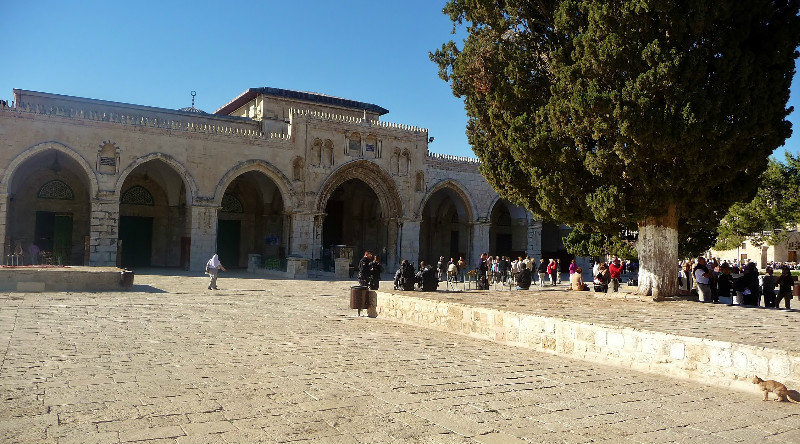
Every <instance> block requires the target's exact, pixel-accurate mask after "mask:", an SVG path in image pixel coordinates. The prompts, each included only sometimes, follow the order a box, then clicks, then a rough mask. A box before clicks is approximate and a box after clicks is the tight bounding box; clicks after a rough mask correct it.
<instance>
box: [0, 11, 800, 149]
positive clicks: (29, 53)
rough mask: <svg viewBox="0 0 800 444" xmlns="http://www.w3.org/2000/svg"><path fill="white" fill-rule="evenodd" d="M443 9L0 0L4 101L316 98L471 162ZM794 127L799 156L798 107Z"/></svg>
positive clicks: (205, 104)
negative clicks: (409, 128)
mask: <svg viewBox="0 0 800 444" xmlns="http://www.w3.org/2000/svg"><path fill="white" fill-rule="evenodd" d="M443 3H444V0H405V1H381V0H372V1H366V0H364V1H359V0H341V1H294V2H287V1H260V2H255V1H253V2H249V1H248V2H222V1H214V2H212V1H159V2H150V1H138V2H121V1H103V2H89V1H74V2H73V1H71V2H65V1H35V2H34V1H30V0H24V1H19V0H0V17H3V26H2V38H0V55H2V56H3V60H4V62H5V63H4V64H3V69H2V70H0V98H1V99H7V100H10V99H11V98H12V91H11V90H12V89H13V88H21V89H30V90H35V91H44V92H52V93H57V94H68V95H74V96H81V97H91V98H97V99H104V100H114V101H120V102H127V103H134V104H139V105H149V106H159V107H165V108H181V107H184V106H189V105H190V103H191V97H190V95H189V91H192V90H195V91H197V99H196V106H197V107H198V108H200V109H203V110H205V111H208V112H212V111H214V110H216V109H217V108H218V107H220V106H222V105H223V104H225V103H226V102H228V101H229V100H231V99H232V98H234V97H235V96H237V95H238V94H239V93H241V92H242V91H244V90H246V89H247V88H251V87H260V86H273V87H278V88H287V89H295V90H303V91H315V92H321V93H325V94H330V95H335V96H340V97H346V98H349V99H354V100H361V101H365V102H371V103H375V104H378V105H380V106H383V107H385V108H387V109H389V111H390V113H389V114H388V115H386V116H384V118H383V120H387V121H391V122H399V123H405V124H409V125H416V126H422V127H425V128H428V129H429V131H430V135H431V136H433V137H435V139H436V140H435V141H434V143H433V144H431V146H430V148H431V150H432V151H435V152H439V153H446V154H454V155H461V156H472V155H473V154H472V151H471V149H470V147H469V145H468V144H467V139H466V136H465V135H464V127H465V124H466V121H467V118H466V114H465V112H464V107H463V103H462V101H461V100H460V99H457V98H455V97H453V95H452V93H451V92H450V88H449V86H448V85H447V84H446V83H445V82H443V81H442V80H440V79H439V78H438V76H437V69H436V66H435V65H434V64H433V63H432V62H431V61H430V60H429V59H428V52H429V51H431V50H434V49H436V48H438V47H439V46H440V45H441V44H442V43H443V42H445V41H447V40H449V39H451V38H452V37H453V36H452V35H451V34H450V30H451V24H450V22H449V19H448V18H447V17H446V16H444V15H443V14H442V13H441V8H442V5H443ZM792 89H793V91H800V80H798V76H795V79H794V83H793V87H792ZM799 95H800V93H797V94H794V95H793V97H792V99H791V100H790V104H793V105H794V106H795V108H800V97H798V96H799ZM790 120H791V121H792V123H793V126H794V128H795V136H794V137H793V138H792V139H790V140H789V141H787V144H786V146H787V147H788V148H789V149H790V150H791V151H792V152H795V153H798V152H800V111H795V112H794V113H793V115H792V116H791V117H790ZM779 151H782V148H779V149H778V151H776V154H777V153H778V152H779Z"/></svg>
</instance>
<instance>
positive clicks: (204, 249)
mask: <svg viewBox="0 0 800 444" xmlns="http://www.w3.org/2000/svg"><path fill="white" fill-rule="evenodd" d="M218 211H219V207H218V206H216V205H211V204H194V205H192V207H191V220H190V223H191V227H192V229H191V238H192V240H191V250H190V253H189V264H190V265H189V268H190V269H191V270H194V271H202V270H205V268H206V262H208V260H209V259H211V256H213V255H214V253H216V252H217V217H218V216H217V212H218Z"/></svg>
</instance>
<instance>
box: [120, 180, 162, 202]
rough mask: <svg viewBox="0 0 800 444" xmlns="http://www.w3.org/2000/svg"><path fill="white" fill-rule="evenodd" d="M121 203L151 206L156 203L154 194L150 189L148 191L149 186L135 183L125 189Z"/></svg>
mask: <svg viewBox="0 0 800 444" xmlns="http://www.w3.org/2000/svg"><path fill="white" fill-rule="evenodd" d="M119 203H121V204H125V205H147V206H151V207H152V206H153V205H155V201H154V200H153V195H152V194H150V191H147V188H145V187H143V186H141V185H134V186H132V187H130V188H128V189H127V190H125V191H123V192H122V196H121V197H120V199H119Z"/></svg>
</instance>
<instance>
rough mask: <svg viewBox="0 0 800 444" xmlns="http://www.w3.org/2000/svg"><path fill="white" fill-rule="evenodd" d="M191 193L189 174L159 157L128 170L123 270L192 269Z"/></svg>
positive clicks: (123, 192) (122, 195)
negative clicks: (188, 180) (150, 268)
mask: <svg viewBox="0 0 800 444" xmlns="http://www.w3.org/2000/svg"><path fill="white" fill-rule="evenodd" d="M188 190H189V188H188V187H187V184H186V182H185V181H184V177H183V175H181V173H180V172H179V171H177V170H176V169H175V168H174V166H173V165H172V164H171V163H168V162H167V161H165V160H164V159H161V158H158V157H154V158H152V159H150V160H146V161H144V162H137V163H136V166H135V167H133V168H132V169H128V170H127V171H126V174H125V177H124V179H123V180H122V181H121V184H120V191H119V199H120V205H119V230H118V235H119V244H118V253H117V255H118V258H119V265H120V266H123V267H126V268H134V269H135V268H141V267H182V268H185V267H186V266H187V265H188V261H189V238H190V233H189V226H190V224H189V217H190V215H189V211H188V210H187V204H186V203H187V201H189V200H190V198H189V197H188V194H189V192H188Z"/></svg>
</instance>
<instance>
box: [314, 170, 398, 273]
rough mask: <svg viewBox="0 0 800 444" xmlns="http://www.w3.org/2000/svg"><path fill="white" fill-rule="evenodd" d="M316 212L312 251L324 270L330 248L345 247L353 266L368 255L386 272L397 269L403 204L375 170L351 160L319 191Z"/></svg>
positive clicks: (389, 181) (389, 182)
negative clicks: (317, 253)
mask: <svg viewBox="0 0 800 444" xmlns="http://www.w3.org/2000/svg"><path fill="white" fill-rule="evenodd" d="M317 211H318V213H319V217H318V218H317V219H316V222H315V228H314V236H315V246H316V247H315V248H317V247H318V248H319V250H321V255H320V256H318V257H319V258H321V259H322V262H323V263H326V262H327V263H328V264H329V265H330V262H331V260H332V257H331V254H332V250H331V247H332V246H334V245H346V246H349V247H353V252H354V254H353V256H354V257H353V262H355V261H356V260H357V259H358V258H359V257H360V256H362V255H363V253H364V250H371V251H373V252H374V253H375V254H378V255H380V256H381V260H382V262H383V264H384V265H385V267H386V269H387V270H392V269H394V268H395V267H396V266H397V251H396V250H397V237H398V231H399V224H398V221H399V219H400V217H401V216H402V214H403V205H402V202H401V201H400V196H399V194H398V193H397V188H396V187H395V184H394V180H393V179H392V177H391V176H390V175H389V174H388V173H387V172H386V171H385V170H383V169H382V168H381V167H380V166H378V165H377V164H375V163H373V162H370V161H367V160H355V161H352V162H349V163H346V164H344V165H342V166H341V167H339V168H338V169H337V170H336V171H334V172H333V173H331V175H330V177H329V178H328V180H327V181H326V182H325V183H324V184H323V185H322V187H321V188H320V191H319V198H318V200H317ZM320 222H321V223H320ZM356 227H358V228H356ZM319 250H316V251H319ZM315 258H316V257H315Z"/></svg>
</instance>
